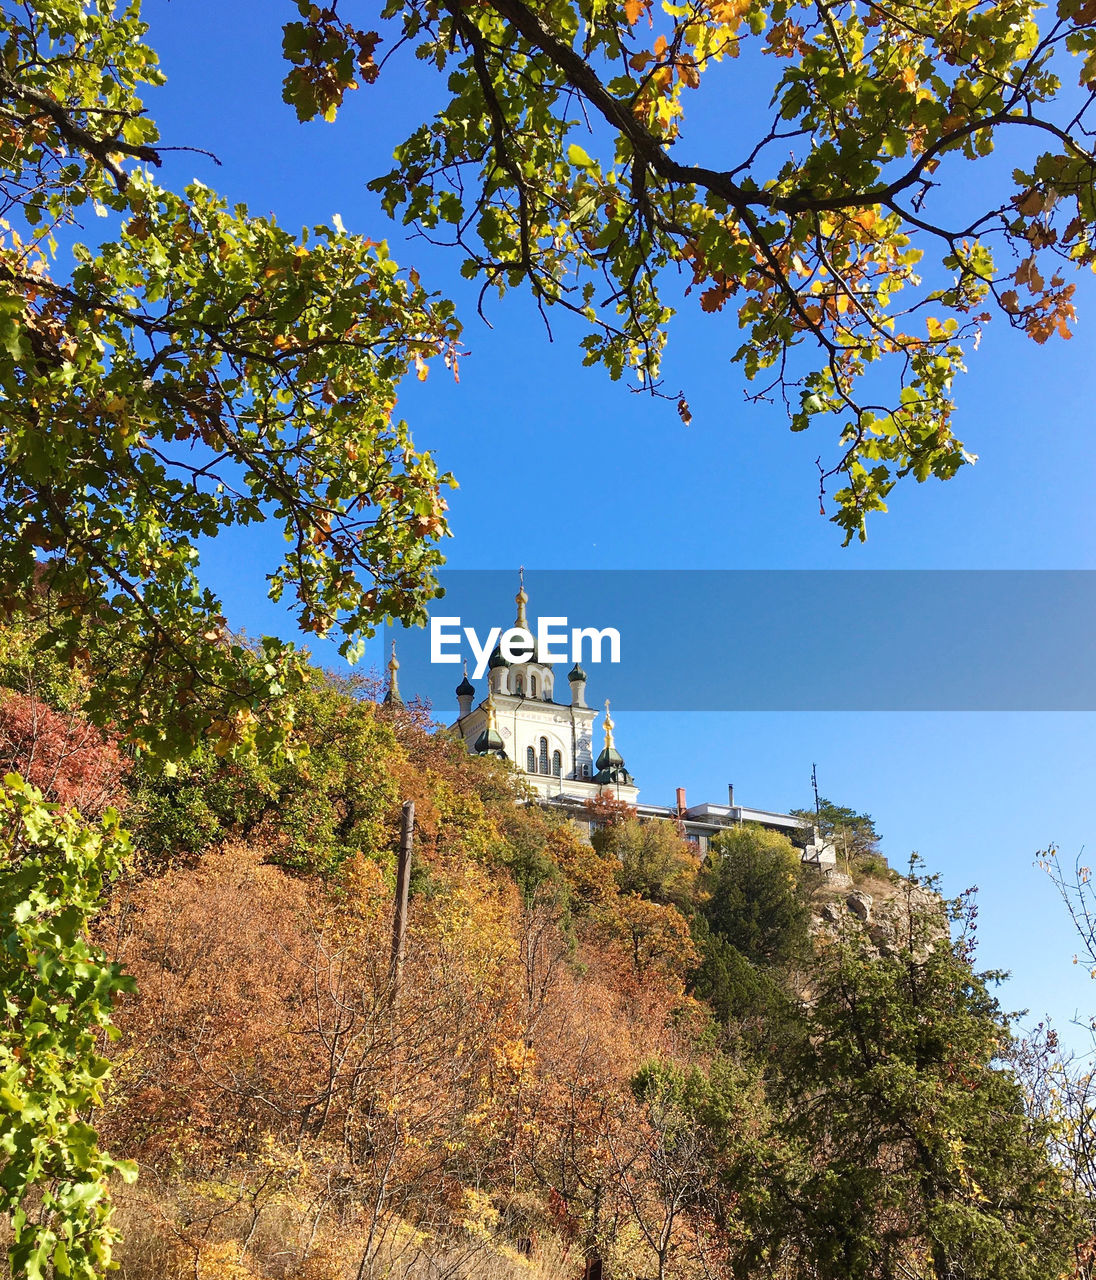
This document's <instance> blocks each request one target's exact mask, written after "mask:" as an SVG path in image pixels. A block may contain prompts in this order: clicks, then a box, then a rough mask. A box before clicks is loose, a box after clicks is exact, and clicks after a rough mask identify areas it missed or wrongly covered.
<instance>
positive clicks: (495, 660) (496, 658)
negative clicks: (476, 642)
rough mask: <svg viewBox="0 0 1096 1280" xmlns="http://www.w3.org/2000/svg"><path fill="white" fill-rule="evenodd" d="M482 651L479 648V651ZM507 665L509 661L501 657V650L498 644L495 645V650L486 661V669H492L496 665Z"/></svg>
mask: <svg viewBox="0 0 1096 1280" xmlns="http://www.w3.org/2000/svg"><path fill="white" fill-rule="evenodd" d="M482 652H483V650H482V649H481V650H480V653H482ZM509 665H510V664H509V662H507V661H506V659H505V658H504V657H503V654H502V650H501V649H500V648H499V646H498V645H495V652H494V653H493V654H492V655H491V659H490V661H489V662H488V663H487V670H488V671H494V670H495V668H496V667H508V666H509Z"/></svg>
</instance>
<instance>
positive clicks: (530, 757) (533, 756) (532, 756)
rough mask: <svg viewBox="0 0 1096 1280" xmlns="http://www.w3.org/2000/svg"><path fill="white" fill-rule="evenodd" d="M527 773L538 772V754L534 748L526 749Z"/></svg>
mask: <svg viewBox="0 0 1096 1280" xmlns="http://www.w3.org/2000/svg"><path fill="white" fill-rule="evenodd" d="M525 771H526V773H536V771H537V753H536V752H535V751H534V750H533V748H532V747H526V748H525Z"/></svg>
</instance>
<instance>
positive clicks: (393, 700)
mask: <svg viewBox="0 0 1096 1280" xmlns="http://www.w3.org/2000/svg"><path fill="white" fill-rule="evenodd" d="M399 669H400V660H399V658H397V657H396V642H395V640H393V641H392V656H391V657H390V658H389V659H388V692H387V693H386V694H385V695H384V705H385V706H386V707H402V706H403V699H402V698H401V697H400V682H399V679H398V677H397V676H396V672H397V671H399Z"/></svg>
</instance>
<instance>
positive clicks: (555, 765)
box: [552, 751, 563, 778]
mask: <svg viewBox="0 0 1096 1280" xmlns="http://www.w3.org/2000/svg"><path fill="white" fill-rule="evenodd" d="M552 774H553V776H554V777H556V778H560V777H562V776H563V757H562V756H561V755H560V754H559V752H558V751H553V752H552Z"/></svg>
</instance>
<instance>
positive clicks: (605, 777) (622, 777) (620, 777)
mask: <svg viewBox="0 0 1096 1280" xmlns="http://www.w3.org/2000/svg"><path fill="white" fill-rule="evenodd" d="M594 781H595V782H598V783H600V784H601V785H602V786H604V785H605V784H606V783H607V782H619V783H620V784H621V785H622V786H625V787H630V786H631V785H632V783H633V782H634V781H635V779H634V778H633V777H632V775H631V774H630V773H629V772H628V770H627V769H625V767H624V761H623V760H622V761H621V762H620V764H619V765H613V766H612V767H611V768H606V769H599V770H598V771H597V773H595V774H594Z"/></svg>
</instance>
